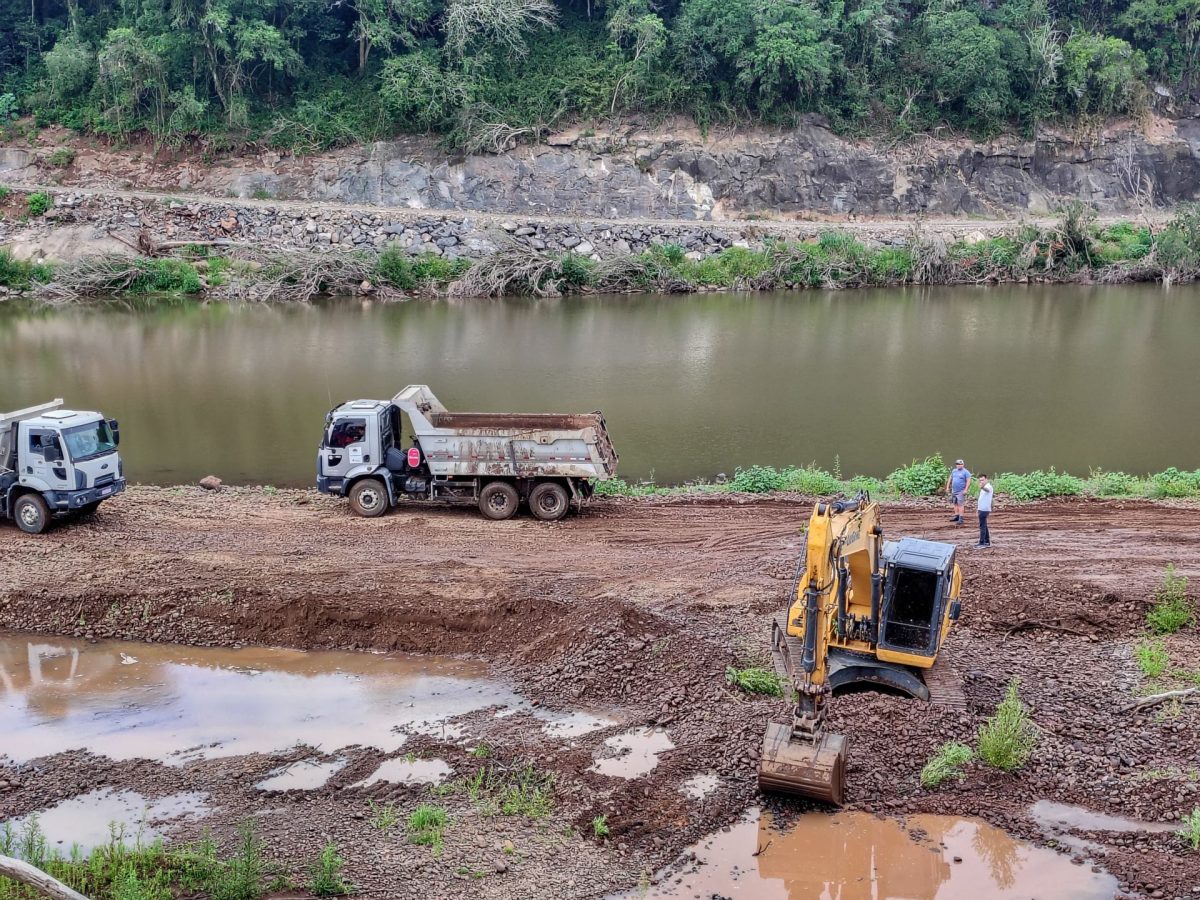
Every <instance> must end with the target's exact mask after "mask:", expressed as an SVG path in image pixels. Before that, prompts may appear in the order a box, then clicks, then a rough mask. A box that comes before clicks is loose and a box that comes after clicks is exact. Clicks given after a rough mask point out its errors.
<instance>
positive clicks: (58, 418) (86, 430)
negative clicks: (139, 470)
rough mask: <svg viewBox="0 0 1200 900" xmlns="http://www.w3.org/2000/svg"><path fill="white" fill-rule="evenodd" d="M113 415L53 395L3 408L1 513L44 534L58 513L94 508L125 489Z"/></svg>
mask: <svg viewBox="0 0 1200 900" xmlns="http://www.w3.org/2000/svg"><path fill="white" fill-rule="evenodd" d="M120 438H121V434H120V431H118V429H117V422H116V420H115V419H106V418H104V416H102V415H100V413H98V412H84V411H81V410H72V409H63V401H62V400H61V399H59V400H52V401H51V402H49V403H42V404H40V405H38V406H31V407H29V408H28V409H19V410H17V411H16V412H11V413H0V519H12V520H13V521H14V522H16V523H17V527H18V528H20V529H21V530H22V531H25V532H28V533H29V534H40V533H41V532H43V531H45V530H46V528H47V527H48V526H49V524H50V520H51V518H52V517H53V516H55V515H61V514H66V513H84V514H86V513H91V512H95V510H96V507H98V506H99V505H100V504H101V503H102V502H103V501H104V500H106V499H108V498H109V497H111V496H112V495H113V494H118V493H120V492H121V491H123V490H124V489H125V474H124V471H123V469H122V466H121V457H120V455H119V454H118V453H117V444H118V443H120Z"/></svg>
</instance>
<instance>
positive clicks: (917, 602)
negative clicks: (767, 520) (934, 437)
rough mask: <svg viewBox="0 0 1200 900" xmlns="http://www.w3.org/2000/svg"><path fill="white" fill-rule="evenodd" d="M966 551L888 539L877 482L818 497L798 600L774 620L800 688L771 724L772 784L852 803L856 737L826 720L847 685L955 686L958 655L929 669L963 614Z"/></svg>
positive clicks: (767, 765)
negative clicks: (787, 713) (953, 664)
mask: <svg viewBox="0 0 1200 900" xmlns="http://www.w3.org/2000/svg"><path fill="white" fill-rule="evenodd" d="M954 557H955V547H954V545H952V544H945V543H939V542H934V541H924V540H919V539H914V538H905V539H903V540H900V541H894V542H891V541H889V542H884V540H883V529H882V527H881V526H880V523H879V505H878V504H877V503H873V502H872V501H871V500H870V498H869V497H868V496H867V495H866V494H865V493H860V494H859V495H858V496H857V497H855V498H854V499H852V500H847V499H838V500H833V501H823V502H820V503H818V504H817V505H816V506H815V507H814V508H813V512H812V516H811V518H810V519H809V524H808V531H807V534H806V542H805V551H804V555H803V556H802V557H801V559H800V563H799V565H798V566H797V568H796V579H795V582H794V583H793V585H792V590H791V593H790V595H789V599H788V607H787V609H786V610H785V611H784V613H783V614H782V615H780V616H778V617H777V618H776V619H775V621H774V622H773V623H772V626H771V653H772V657H773V660H774V663H775V668H776V670H777V672H778V673H779V675H780V676H781V677H783V678H784V680H785V681H786V682H787V683H788V684H789V685H791V687H792V689H793V691H794V692H795V696H796V698H797V700H796V706H795V709H794V711H793V714H792V721H791V723H790V724H779V723H773V724H771V725H768V726H767V732H766V735H765V737H764V739H763V746H762V752H761V755H760V757H759V769H758V784H759V787H760V788H761V789H762V790H763V791H770V792H773V793H784V794H795V795H798V796H802V797H806V798H809V799H812V800H819V801H822V802H824V803H830V804H833V805H836V806H840V805H841V804H842V802H843V799H844V793H845V784H846V760H847V754H848V742H847V740H846V738H845V736H843V735H840V734H834V733H832V732H829V731H826V730H825V707H826V704H827V702H828V700H829V698H830V697H831V696H832V695H833V693H834V692H835V691H838V690H840V689H843V688H846V687H848V686H850V685H858V686H863V687H869V688H874V689H877V690H885V691H889V692H892V693H899V694H906V695H908V696H911V697H915V698H917V699H919V700H929V699H931V694H930V687H932V686H934V684H935V683H936V686H937V694H938V696H949V697H954V696H955V695H954V692H953V690H952V689H951V688H952V685H950V686H948V681H949V680H951V679H952V678H953V676H952V675H949V674H948V667H947V666H945V665H942V666H938V672H937V674H938V678H937V679H936V681H935V680H934V679H930V678H929V676H928V674H927V673H929V672H930V671H931V670H932V668H933V666H934V664H935V663H936V662H937V661H938V653H939V651H940V650H941V648H942V644H943V642H944V641H945V639H946V636H947V635H948V634H949V631H950V628H951V626H952V625H953V623H954V622H955V621H956V620H957V619H958V614H959V608H960V607H959V601H958V595H959V590H960V587H961V584H962V575H961V573H960V572H959V569H958V565H957V563H956V562H955V560H954ZM927 681H929V682H930V683H929V684H927ZM938 696H935V697H933V699H935V700H936V699H938ZM958 696H961V694H959V695H958Z"/></svg>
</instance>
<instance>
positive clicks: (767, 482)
mask: <svg viewBox="0 0 1200 900" xmlns="http://www.w3.org/2000/svg"><path fill="white" fill-rule="evenodd" d="M782 488H783V473H782V472H780V471H779V470H778V469H776V468H774V467H773V466H751V467H750V468H748V469H742V468H738V469H736V470H734V473H733V480H732V481H730V482H729V489H730V490H732V491H743V492H745V493H747V494H767V493H770V492H771V491H778V490H781V489H782Z"/></svg>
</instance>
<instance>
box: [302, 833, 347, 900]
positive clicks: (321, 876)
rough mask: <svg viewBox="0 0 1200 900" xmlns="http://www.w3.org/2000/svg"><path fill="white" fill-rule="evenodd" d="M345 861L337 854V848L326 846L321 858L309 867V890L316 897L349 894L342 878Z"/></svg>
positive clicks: (332, 845) (330, 845)
mask: <svg viewBox="0 0 1200 900" xmlns="http://www.w3.org/2000/svg"><path fill="white" fill-rule="evenodd" d="M345 867H346V860H344V859H342V857H341V856H340V855H339V854H338V849H337V846H335V845H334V844H326V845H325V849H323V850H322V851H321V858H320V859H319V860H317V861H316V862H315V863H313V864H312V865H311V866H310V867H309V870H308V871H309V876H310V877H309V882H308V886H309V890H311V891H312V892H313V894H315V895H316V896H318V897H340V896H342V895H343V894H348V893H350V890H351V887H350V885H349V884H348V883H347V882H346V879H345V878H343V877H342V869H344V868H345Z"/></svg>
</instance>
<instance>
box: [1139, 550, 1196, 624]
mask: <svg viewBox="0 0 1200 900" xmlns="http://www.w3.org/2000/svg"><path fill="white" fill-rule="evenodd" d="M1187 587H1188V580H1187V578H1186V577H1185V576H1183V575H1180V574H1179V573H1178V572H1177V571H1175V566H1174V565H1168V566H1167V571H1166V574H1165V575H1163V580H1162V584H1161V585H1160V586H1159V588H1158V591H1157V592H1156V593H1155V595H1154V606H1153V607H1152V608H1151V610H1150V612H1148V613H1147V614H1146V627H1147V628H1148V629H1149V631H1150V633H1151V634H1174V633H1175V632H1176V631H1179V630H1180V629H1181V628H1185V627H1187V626H1188V625H1192V624H1194V623H1195V621H1196V609H1195V606H1194V605H1193V604H1192V601H1191V600H1190V599H1189V598H1188V595H1187Z"/></svg>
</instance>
